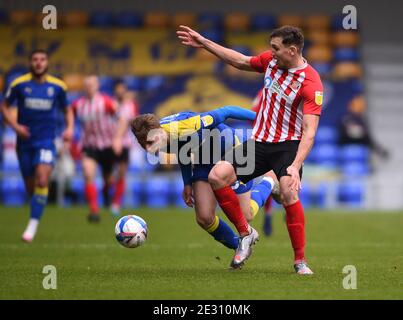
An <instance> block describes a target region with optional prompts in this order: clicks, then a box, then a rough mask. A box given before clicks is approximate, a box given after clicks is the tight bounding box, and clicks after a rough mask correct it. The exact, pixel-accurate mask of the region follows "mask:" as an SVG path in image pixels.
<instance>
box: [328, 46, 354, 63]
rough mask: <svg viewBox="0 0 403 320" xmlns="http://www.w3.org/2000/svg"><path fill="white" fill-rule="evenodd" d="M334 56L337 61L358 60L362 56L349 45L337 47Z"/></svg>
mask: <svg viewBox="0 0 403 320" xmlns="http://www.w3.org/2000/svg"><path fill="white" fill-rule="evenodd" d="M333 58H334V61H336V62H345V61H353V62H357V61H358V60H359V58H360V55H359V53H358V50H356V49H353V48H348V47H342V48H336V49H335V50H334V52H333Z"/></svg>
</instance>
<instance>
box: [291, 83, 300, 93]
mask: <svg viewBox="0 0 403 320" xmlns="http://www.w3.org/2000/svg"><path fill="white" fill-rule="evenodd" d="M290 87H291V89H293V90H295V91H298V90H299V88H301V83H299V82H298V81H293V82H292V83H291V85H290Z"/></svg>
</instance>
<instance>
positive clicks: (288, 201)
mask: <svg viewBox="0 0 403 320" xmlns="http://www.w3.org/2000/svg"><path fill="white" fill-rule="evenodd" d="M281 200H282V202H283V205H284V206H289V205H292V204H294V203H295V202H297V201H298V192H296V191H292V190H281Z"/></svg>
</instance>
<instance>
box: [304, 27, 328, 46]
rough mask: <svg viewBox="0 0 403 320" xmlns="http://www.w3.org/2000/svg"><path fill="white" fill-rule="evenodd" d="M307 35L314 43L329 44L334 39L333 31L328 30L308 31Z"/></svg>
mask: <svg viewBox="0 0 403 320" xmlns="http://www.w3.org/2000/svg"><path fill="white" fill-rule="evenodd" d="M305 37H306V39H307V40H309V41H310V42H311V43H312V44H314V45H329V44H330V42H331V39H332V35H331V33H329V32H328V31H326V30H312V31H308V32H306V34H305Z"/></svg>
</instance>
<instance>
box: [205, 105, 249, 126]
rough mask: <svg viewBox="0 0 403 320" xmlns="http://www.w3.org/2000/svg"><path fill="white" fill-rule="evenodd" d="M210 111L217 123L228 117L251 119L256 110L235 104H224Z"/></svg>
mask: <svg viewBox="0 0 403 320" xmlns="http://www.w3.org/2000/svg"><path fill="white" fill-rule="evenodd" d="M211 112H212V113H213V114H214V116H215V118H216V122H218V123H222V122H224V121H225V120H227V119H228V118H231V119H237V120H249V121H253V120H255V118H256V112H254V111H252V110H248V109H244V108H241V107H236V106H225V107H222V108H218V109H215V110H213V111H211Z"/></svg>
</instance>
